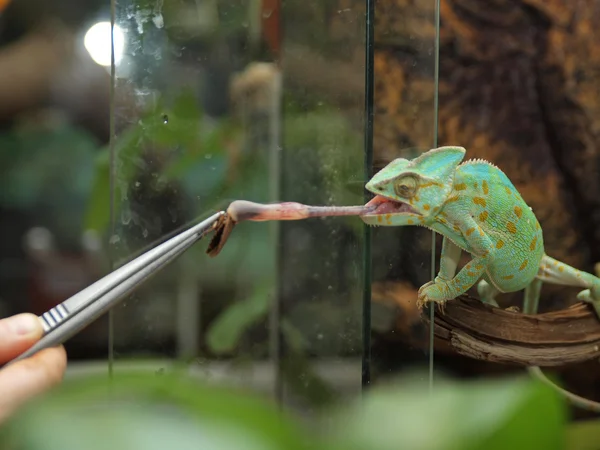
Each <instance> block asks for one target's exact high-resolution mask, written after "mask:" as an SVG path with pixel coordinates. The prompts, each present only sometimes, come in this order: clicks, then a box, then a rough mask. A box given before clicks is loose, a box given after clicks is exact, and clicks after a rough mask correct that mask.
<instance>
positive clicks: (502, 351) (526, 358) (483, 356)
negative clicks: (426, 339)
mask: <svg viewBox="0 0 600 450" xmlns="http://www.w3.org/2000/svg"><path fill="white" fill-rule="evenodd" d="M422 318H423V320H425V321H426V322H427V324H429V311H428V310H426V309H424V310H423V313H422ZM434 327H435V328H434V332H435V335H436V336H437V337H438V338H440V339H442V340H443V341H446V342H447V343H448V344H449V346H450V347H451V348H452V349H453V350H454V351H456V352H457V353H459V354H461V355H464V356H468V357H470V358H474V359H480V360H484V361H490V362H496V363H504V364H516V365H521V366H541V367H549V366H563V365H566V364H573V363H578V362H583V361H587V360H590V359H593V358H598V357H600V321H599V320H598V319H597V317H596V315H595V313H594V310H593V309H592V308H591V306H590V305H588V304H585V303H581V302H580V303H577V304H575V305H573V306H571V307H570V308H567V309H563V310H560V311H553V312H549V313H544V314H537V315H527V314H521V313H518V312H513V311H507V310H504V309H501V308H493V307H491V306H489V305H486V304H484V303H482V302H480V301H479V300H476V299H474V298H472V297H468V296H461V297H459V298H457V299H455V300H452V301H449V302H448V303H446V305H445V312H444V314H441V313H440V312H439V308H437V309H436V315H435V321H434Z"/></svg>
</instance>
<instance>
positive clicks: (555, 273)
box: [361, 147, 600, 314]
mask: <svg viewBox="0 0 600 450" xmlns="http://www.w3.org/2000/svg"><path fill="white" fill-rule="evenodd" d="M465 153H466V150H465V149H464V148H462V147H440V148H437V149H432V150H430V151H428V152H426V153H423V154H422V155H420V156H419V157H417V158H415V159H413V160H407V159H403V158H398V159H396V160H394V161H392V162H391V163H389V164H388V165H387V166H386V167H385V168H383V169H382V170H381V171H380V172H378V173H377V174H376V175H375V176H374V177H373V178H372V179H371V180H370V181H369V182H368V183H367V185H366V188H367V190H369V191H370V192H372V193H374V194H376V196H375V198H374V199H373V200H371V201H370V202H369V203H368V204H367V206H376V208H375V210H374V211H373V212H371V213H369V214H364V215H362V216H361V218H362V220H363V221H364V222H365V223H367V224H369V225H377V226H406V225H417V226H424V227H426V228H429V229H431V230H434V231H436V232H438V233H440V234H441V235H443V236H444V242H443V245H442V257H441V261H440V272H439V273H438V276H437V277H436V278H435V280H433V281H431V282H429V283H427V284H425V285H424V286H422V287H421V288H420V289H419V298H418V303H419V306H422V305H423V304H424V303H427V302H438V303H443V302H445V301H447V300H450V299H453V298H456V297H457V296H459V295H461V294H463V293H464V292H466V291H467V290H468V289H469V288H470V287H472V286H473V285H475V283H478V282H479V285H478V291H479V294H480V297H481V298H482V301H484V302H487V303H491V304H496V303H495V296H496V295H497V294H498V293H502V292H514V291H518V290H521V289H527V288H528V287H529V286H530V284H531V283H532V282H533V281H534V280H535V279H539V280H542V281H545V282H549V283H555V284H563V285H569V286H580V287H583V288H587V289H586V290H584V291H582V292H581V293H580V294H579V296H578V298H580V299H581V300H585V301H589V302H592V303H594V306H595V307H596V310H597V311H598V313H599V314H600V308H599V307H598V304H599V300H600V279H598V278H596V277H595V276H593V275H591V274H588V273H585V272H582V271H579V270H577V269H575V268H573V267H570V266H568V265H566V264H563V263H561V262H559V261H556V260H554V259H552V258H550V257H548V256H547V255H546V254H545V252H544V238H543V233H542V229H541V227H540V224H539V222H538V220H537V218H536V217H535V214H534V213H533V211H532V210H531V208H530V207H529V206H528V205H527V204H526V203H525V201H524V200H523V198H522V197H521V195H520V194H519V192H518V191H517V189H516V188H515V187H514V185H513V184H512V183H511V181H510V180H509V179H508V177H507V176H506V175H505V174H504V173H503V172H502V171H501V170H500V169H499V168H498V167H496V166H494V165H493V164H490V163H489V162H487V161H484V160H480V159H477V160H470V161H466V162H462V160H463V158H464V156H465ZM462 251H465V252H467V253H469V254H471V256H472V260H471V261H470V262H469V263H468V264H467V265H465V267H463V268H462V269H461V270H460V271H459V272H458V273H456V269H457V265H458V261H459V258H460V254H461V252H462ZM535 301H537V300H535Z"/></svg>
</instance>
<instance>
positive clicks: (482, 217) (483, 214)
mask: <svg viewBox="0 0 600 450" xmlns="http://www.w3.org/2000/svg"><path fill="white" fill-rule="evenodd" d="M487 218H488V212H487V211H484V212H482V213H481V214H479V220H480V221H482V222H485V221H486V220H487Z"/></svg>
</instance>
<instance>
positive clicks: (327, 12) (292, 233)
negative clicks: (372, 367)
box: [278, 0, 366, 404]
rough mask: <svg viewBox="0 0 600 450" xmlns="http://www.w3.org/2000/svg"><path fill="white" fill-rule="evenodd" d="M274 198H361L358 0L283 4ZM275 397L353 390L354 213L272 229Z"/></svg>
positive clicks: (358, 354) (357, 321)
mask: <svg viewBox="0 0 600 450" xmlns="http://www.w3.org/2000/svg"><path fill="white" fill-rule="evenodd" d="M282 4H283V36H284V39H283V86H284V99H283V118H284V119H283V124H282V143H283V155H282V162H281V168H282V170H281V177H282V178H281V191H280V197H281V198H282V199H285V200H294V201H299V202H302V203H307V204H315V205H357V204H362V203H363V201H364V196H363V184H364V177H365V169H364V161H365V155H364V152H365V134H364V133H365V131H364V130H365V83H366V79H365V57H366V53H365V52H366V47H365V44H366V41H365V36H366V20H365V18H366V8H365V5H366V2H364V1H357V0H354V1H352V0H350V1H348V0H339V1H333V2H316V1H315V2H307V1H305V0H286V1H284V2H283V3H282ZM280 234H281V244H280V248H279V264H278V266H279V268H280V278H279V293H280V295H279V299H280V321H281V326H282V327H281V330H282V336H281V342H280V345H281V353H280V356H281V361H280V363H281V365H280V369H281V372H280V377H281V378H280V379H281V384H280V388H281V391H280V394H281V395H282V396H283V398H284V400H285V401H286V402H288V401H290V402H291V401H294V402H297V401H301V400H305V401H314V402H317V404H318V403H320V402H322V401H324V400H327V399H333V398H335V397H336V396H337V395H351V394H356V393H358V392H360V388H361V377H362V356H363V351H364V348H363V320H364V319H363V316H362V313H363V296H364V284H365V265H364V256H363V255H364V250H365V248H364V245H365V236H364V225H363V224H362V221H360V220H359V219H358V218H356V217H350V218H327V219H323V220H319V219H315V220H306V221H298V222H285V223H282V224H281V227H280Z"/></svg>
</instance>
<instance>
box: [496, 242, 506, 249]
mask: <svg viewBox="0 0 600 450" xmlns="http://www.w3.org/2000/svg"><path fill="white" fill-rule="evenodd" d="M502 247H504V241H502V240H500V241H498V242H496V248H502Z"/></svg>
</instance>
